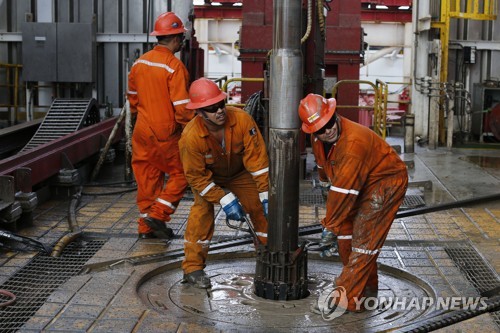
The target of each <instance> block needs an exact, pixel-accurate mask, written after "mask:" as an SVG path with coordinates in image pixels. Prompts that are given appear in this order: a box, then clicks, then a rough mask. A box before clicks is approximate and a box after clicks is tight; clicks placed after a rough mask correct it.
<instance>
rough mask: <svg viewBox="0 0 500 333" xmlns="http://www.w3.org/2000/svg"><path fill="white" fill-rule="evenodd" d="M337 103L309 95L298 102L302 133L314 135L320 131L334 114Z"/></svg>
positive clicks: (331, 99) (332, 99)
mask: <svg viewBox="0 0 500 333" xmlns="http://www.w3.org/2000/svg"><path fill="white" fill-rule="evenodd" d="M336 108H337V101H336V100H335V98H330V99H326V98H324V97H323V96H320V95H316V94H309V95H307V96H306V97H305V98H304V99H302V100H301V101H300V105H299V117H300V120H302V131H304V133H314V132H316V131H317V130H319V129H321V128H322V127H323V126H325V124H326V123H327V122H328V121H329V120H330V119H331V118H332V116H333V115H334V114H335V109H336Z"/></svg>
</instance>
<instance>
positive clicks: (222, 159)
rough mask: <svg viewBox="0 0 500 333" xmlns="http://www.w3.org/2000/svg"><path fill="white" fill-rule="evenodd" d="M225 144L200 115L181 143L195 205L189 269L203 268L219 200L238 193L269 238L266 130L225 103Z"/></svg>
mask: <svg viewBox="0 0 500 333" xmlns="http://www.w3.org/2000/svg"><path fill="white" fill-rule="evenodd" d="M226 117H227V118H226V122H225V124H224V143H225V147H223V146H221V144H220V143H219V142H218V141H217V140H216V139H215V137H214V136H213V135H211V134H209V131H208V130H207V128H206V127H205V125H204V120H203V119H202V117H201V116H197V117H195V118H194V119H193V121H191V122H190V123H189V124H188V125H187V126H186V128H185V129H184V131H183V133H182V138H181V140H180V142H179V147H180V153H181V159H182V164H183V166H184V172H185V174H186V178H187V180H188V182H189V185H190V186H191V190H192V191H193V193H194V204H193V206H192V207H191V212H190V214H189V218H188V222H187V227H186V232H185V234H184V254H185V259H184V261H183V262H182V269H183V270H184V274H189V273H191V272H194V271H197V270H202V269H204V268H205V261H206V258H207V254H208V248H209V246H210V240H211V239H212V236H213V233H214V204H219V201H220V199H221V198H222V197H223V196H224V195H225V194H226V193H225V192H224V190H223V189H222V187H224V188H226V189H228V190H229V191H231V192H233V193H234V194H235V195H236V197H237V198H238V199H239V200H240V202H241V205H242V206H243V210H244V211H245V213H248V214H249V215H250V218H251V221H252V223H253V226H254V229H255V232H256V233H257V235H258V238H259V241H260V242H261V243H262V244H266V243H267V220H266V218H265V216H264V209H263V207H262V203H261V202H260V199H259V193H261V192H266V191H267V190H268V187H269V184H268V173H269V160H268V157H267V150H266V145H265V143H264V140H263V138H262V135H261V134H260V132H259V130H258V128H257V125H256V124H255V122H254V120H253V119H252V117H251V116H250V115H248V114H247V113H246V112H244V111H243V110H241V109H238V108H235V107H231V106H226Z"/></svg>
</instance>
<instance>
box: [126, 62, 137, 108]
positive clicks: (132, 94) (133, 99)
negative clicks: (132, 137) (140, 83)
mask: <svg viewBox="0 0 500 333" xmlns="http://www.w3.org/2000/svg"><path fill="white" fill-rule="evenodd" d="M136 89H137V88H136V85H135V71H134V67H133V66H132V69H131V70H130V73H129V75H128V91H127V97H128V101H129V103H130V112H131V113H132V114H135V113H137V105H138V104H139V98H138V97H137V90H136Z"/></svg>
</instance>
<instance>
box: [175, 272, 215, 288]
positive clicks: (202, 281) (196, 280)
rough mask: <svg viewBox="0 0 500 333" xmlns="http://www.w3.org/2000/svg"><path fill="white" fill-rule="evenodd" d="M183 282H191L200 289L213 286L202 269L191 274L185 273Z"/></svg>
mask: <svg viewBox="0 0 500 333" xmlns="http://www.w3.org/2000/svg"><path fill="white" fill-rule="evenodd" d="M182 283H189V284H190V285H192V286H193V287H195V288H200V289H208V288H211V287H212V283H211V282H210V278H209V277H208V276H207V274H205V272H204V271H202V270H199V271H194V272H191V273H189V274H184V278H183V280H182Z"/></svg>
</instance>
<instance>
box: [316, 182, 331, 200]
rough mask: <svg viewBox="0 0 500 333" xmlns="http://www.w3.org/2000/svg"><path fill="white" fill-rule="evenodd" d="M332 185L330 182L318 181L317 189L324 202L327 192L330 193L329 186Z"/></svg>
mask: <svg viewBox="0 0 500 333" xmlns="http://www.w3.org/2000/svg"><path fill="white" fill-rule="evenodd" d="M331 185H332V184H330V182H323V181H321V180H320V181H319V187H320V189H321V195H322V196H323V199H324V200H325V201H326V199H327V198H328V192H329V191H330V186H331Z"/></svg>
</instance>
